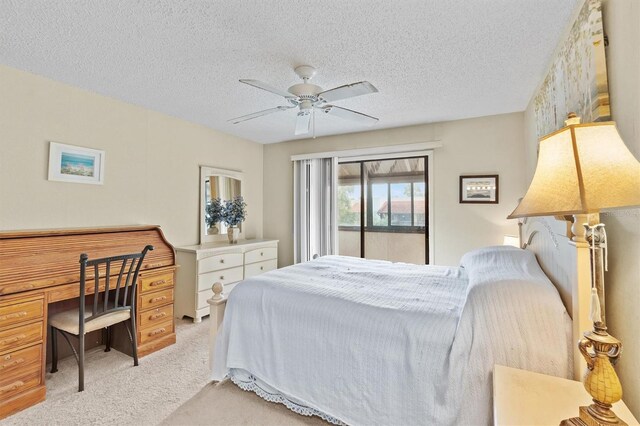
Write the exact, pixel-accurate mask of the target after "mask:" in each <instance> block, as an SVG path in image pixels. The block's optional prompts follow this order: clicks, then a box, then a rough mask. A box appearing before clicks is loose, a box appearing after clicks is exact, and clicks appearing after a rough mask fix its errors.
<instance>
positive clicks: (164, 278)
mask: <svg viewBox="0 0 640 426" xmlns="http://www.w3.org/2000/svg"><path fill="white" fill-rule="evenodd" d="M140 284H141V286H140V289H141V292H142V293H146V292H149V291H155V290H160V289H162V288H168V287H173V271H172V272H165V273H164V274H159V275H149V276H145V277H142V278H140Z"/></svg>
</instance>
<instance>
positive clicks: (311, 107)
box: [228, 65, 378, 135]
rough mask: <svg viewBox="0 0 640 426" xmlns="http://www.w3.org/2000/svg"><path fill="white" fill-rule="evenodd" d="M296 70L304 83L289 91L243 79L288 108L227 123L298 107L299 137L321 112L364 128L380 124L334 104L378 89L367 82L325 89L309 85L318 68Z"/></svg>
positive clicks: (246, 116) (259, 113) (253, 114)
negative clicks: (278, 99)
mask: <svg viewBox="0 0 640 426" xmlns="http://www.w3.org/2000/svg"><path fill="white" fill-rule="evenodd" d="M294 71H295V73H296V74H297V75H298V76H299V77H300V78H301V79H302V81H303V82H302V83H298V84H294V85H293V86H291V87H289V89H287V90H286V91H285V90H280V89H278V88H276V87H273V86H271V85H269V84H267V83H263V82H261V81H258V80H240V82H241V83H244V84H248V85H249V86H253V87H257V88H258V89H262V90H266V91H267V92H271V93H275V94H276V95H280V96H282V97H284V98H285V99H286V100H287V102H289V105H282V106H277V107H275V108H269V109H265V110H263V111H258V112H254V113H252V114H247V115H243V116H241V117H236V118H232V119H231V120H228V121H231V122H233V124H238V123H241V122H243V121H247V120H251V119H253V118H257V117H262V116H263V115H267V114H272V113H274V112H279V111H287V110H290V109H294V108H298V116H297V119H296V130H295V134H296V135H302V134H306V133H309V130H310V127H311V117H312V116H313V113H314V111H320V112H322V113H324V114H327V115H333V116H336V117H339V118H344V119H347V120H352V121H354V122H358V123H361V124H365V125H373V124H375V123H376V122H377V121H378V119H377V118H375V117H372V116H370V115H367V114H363V113H361V112H357V111H352V110H350V109H347V108H341V107H337V106H335V105H332V104H331V103H333V102H335V101H340V100H342V99H347V98H353V97H355V96H360V95H366V94H369V93H375V92H377V91H378V89H376V88H375V87H374V86H373V84H371V83H369V82H368V81H360V82H358V83H353V84H345V85H344V86H338V87H335V88H333V89H329V90H322V88H321V87H320V86H316V85H315V84H311V83H309V80H311V79H312V78H313V76H315V75H316V69H315V68H314V67H312V66H310V65H300V66H299V67H296V68H295V70H294Z"/></svg>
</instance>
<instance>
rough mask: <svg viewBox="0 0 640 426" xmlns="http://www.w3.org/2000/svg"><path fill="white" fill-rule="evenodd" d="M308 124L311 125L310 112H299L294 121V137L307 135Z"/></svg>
mask: <svg viewBox="0 0 640 426" xmlns="http://www.w3.org/2000/svg"><path fill="white" fill-rule="evenodd" d="M309 124H311V112H310V111H300V112H299V113H298V118H297V119H296V132H295V134H296V135H304V134H306V133H309Z"/></svg>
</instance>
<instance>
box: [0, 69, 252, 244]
mask: <svg viewBox="0 0 640 426" xmlns="http://www.w3.org/2000/svg"><path fill="white" fill-rule="evenodd" d="M48 141H57V142H61V143H66V144H71V145H80V146H84V147H90V148H96V149H102V150H105V151H106V171H105V182H104V185H101V186H100V185H82V184H74V183H64V182H50V181H48V180H47V167H48V158H49V143H48ZM262 151H263V146H262V145H260V144H256V143H254V142H250V141H246V140H243V139H239V138H236V137H233V136H230V135H227V134H224V133H220V132H217V131H214V130H211V129H207V128H205V127H203V126H200V125H196V124H192V123H189V122H186V121H184V120H180V119H177V118H174V117H170V116H167V115H163V114H160V113H157V112H154V111H150V110H147V109H144V108H140V107H137V106H134V105H131V104H127V103H124V102H121V101H117V100H114V99H111V98H107V97H105V96H100V95H97V94H94V93H90V92H87V91H84V90H81V89H78V88H74V87H71V86H68V85H65V84H62V83H58V82H55V81H52V80H49V79H47V78H43V77H39V76H36V75H33V74H30V73H26V72H23V71H19V70H16V69H13V68H8V67H5V66H0V230H10V229H36V228H63V227H85V226H108V225H123V224H157V225H161V226H162V229H163V230H164V232H165V235H166V236H167V238H168V239H169V241H170V242H171V243H172V244H174V245H185V244H195V243H198V241H199V230H198V208H199V168H198V166H199V165H200V164H206V165H210V166H214V167H220V168H229V169H236V170H241V171H243V172H244V173H245V185H244V188H243V193H244V195H245V197H246V201H247V204H248V218H247V221H246V223H245V230H246V231H245V232H246V235H247V237H261V236H262V204H263V203H262V201H263V200H262V164H263V162H262Z"/></svg>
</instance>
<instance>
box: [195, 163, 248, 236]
mask: <svg viewBox="0 0 640 426" xmlns="http://www.w3.org/2000/svg"><path fill="white" fill-rule="evenodd" d="M208 176H224V177H228V178H232V179H237V180H239V181H240V195H242V191H243V187H244V174H243V173H242V172H240V171H237V170H227V169H218V168H215V167H210V166H202V165H201V166H200V244H201V245H202V244H206V243H212V242H217V241H228V237H227V234H218V235H207V224H206V223H205V217H204V216H205V215H204V208H205V206H206V205H207V200H205V199H204V197H205V194H206V190H205V180H206V178H207V177H208ZM238 238H244V226H242V227H240V236H239V237H238Z"/></svg>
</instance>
